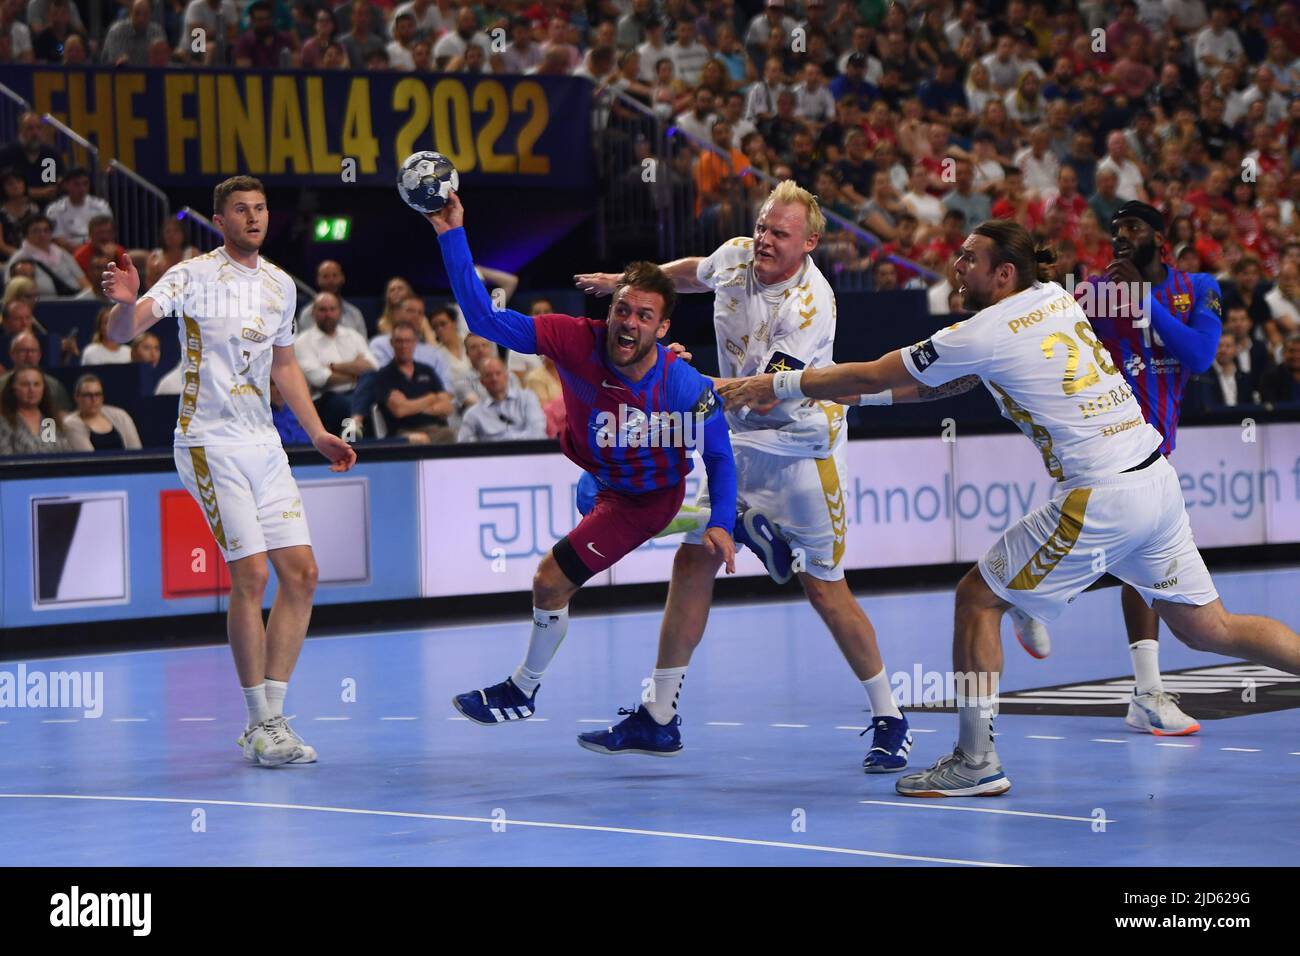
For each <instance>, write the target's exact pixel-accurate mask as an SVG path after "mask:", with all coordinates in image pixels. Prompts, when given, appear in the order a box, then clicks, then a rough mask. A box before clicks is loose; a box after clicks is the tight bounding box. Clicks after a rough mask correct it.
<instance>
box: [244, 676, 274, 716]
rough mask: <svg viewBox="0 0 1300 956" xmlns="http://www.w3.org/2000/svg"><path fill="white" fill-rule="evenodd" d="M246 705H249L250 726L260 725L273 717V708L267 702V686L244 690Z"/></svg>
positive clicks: (262, 685) (259, 685)
mask: <svg viewBox="0 0 1300 956" xmlns="http://www.w3.org/2000/svg"><path fill="white" fill-rule="evenodd" d="M244 703H245V704H247V705H248V726H250V727H252V726H253V725H254V724H260V723H261V722H262V721H264V720H266V718H268V717H270V716H271V708H270V705H269V704H268V703H267V700H266V684H264V683H263V684H258V685H257V686H256V687H245V688H244Z"/></svg>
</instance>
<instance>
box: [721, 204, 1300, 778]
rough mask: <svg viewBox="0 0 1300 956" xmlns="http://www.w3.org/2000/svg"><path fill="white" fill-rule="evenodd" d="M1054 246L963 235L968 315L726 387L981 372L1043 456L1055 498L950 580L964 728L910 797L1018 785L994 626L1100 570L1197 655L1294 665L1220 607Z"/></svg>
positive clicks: (1160, 467)
mask: <svg viewBox="0 0 1300 956" xmlns="http://www.w3.org/2000/svg"><path fill="white" fill-rule="evenodd" d="M1050 258H1051V257H1050V254H1043V253H1040V252H1038V251H1036V250H1035V249H1034V244H1033V240H1032V239H1031V238H1030V236H1029V233H1028V232H1026V231H1025V229H1024V228H1023V227H1022V226H1020V225H1018V224H1016V223H1013V222H1009V221H1005V220H994V221H989V222H985V223H982V224H981V225H979V226H977V227H976V228H975V230H974V232H972V233H971V234H970V235H969V236H968V237H967V238H966V241H965V242H964V243H963V244H962V249H961V252H960V253H959V254H958V256H957V259H956V262H955V264H954V269H955V271H956V274H957V277H958V281H959V283H960V287H959V290H958V291H959V292H960V293H961V295H962V297H963V300H964V303H965V305H966V307H967V308H969V309H976V310H978V311H977V312H976V314H975V315H974V316H972V317H971V318H969V319H967V320H966V321H964V322H959V323H957V324H956V325H953V326H950V327H949V328H947V329H944V330H943V331H940V332H936V333H935V334H934V335H933V336H932V337H931V338H929V339H927V340H926V341H925V342H921V343H919V344H917V345H913V346H911V347H910V348H907V349H900V350H898V351H897V352H891V353H890V354H888V355H886V356H884V357H883V358H880V359H878V360H876V361H874V362H854V363H850V364H846V365H838V366H836V367H834V368H829V369H815V370H810V371H807V372H802V373H801V372H797V371H796V372H782V373H779V374H777V375H765V376H759V377H754V378H749V379H746V380H745V381H743V382H735V383H731V384H728V385H724V386H723V387H722V388H721V389H720V391H721V392H723V394H724V396H725V397H726V399H727V402H728V404H729V405H739V404H749V405H751V406H756V407H764V406H765V405H768V404H770V403H771V402H772V401H774V400H776V399H780V400H783V401H789V400H790V399H791V398H797V397H799V396H804V395H806V396H811V397H818V396H831V395H840V394H843V393H845V392H852V391H855V390H856V391H862V392H877V391H880V390H882V389H890V390H892V391H893V392H894V397H895V398H896V399H898V400H914V399H917V398H920V399H924V398H925V397H926V396H927V393H929V392H933V391H934V390H935V389H936V388H943V387H945V386H947V385H949V384H952V385H953V386H956V383H958V382H963V383H966V384H968V385H970V386H973V385H974V384H977V382H978V381H983V382H984V384H985V386H987V387H988V389H989V391H990V392H991V393H992V394H993V397H994V399H995V400H996V401H997V402H998V404H999V405H1000V406H1001V407H1002V411H1003V414H1004V415H1005V416H1006V417H1007V418H1009V419H1010V420H1011V421H1013V422H1015V424H1016V425H1017V426H1019V428H1020V430H1021V431H1023V432H1024V433H1025V434H1026V435H1027V436H1028V437H1029V438H1030V439H1031V440H1032V441H1033V442H1034V444H1035V445H1037V446H1038V450H1039V451H1040V452H1041V453H1042V456H1043V465H1044V466H1045V467H1046V469H1047V471H1048V473H1049V474H1050V475H1051V476H1052V477H1053V478H1055V479H1056V481H1057V487H1056V493H1055V495H1054V496H1053V497H1052V499H1051V501H1049V502H1048V503H1047V504H1045V505H1043V506H1042V507H1041V508H1038V509H1037V510H1035V511H1032V512H1030V513H1029V514H1027V515H1025V517H1024V518H1022V519H1021V520H1020V521H1019V522H1017V523H1016V524H1015V525H1013V526H1011V527H1010V528H1008V529H1007V531H1006V533H1005V534H1003V535H1002V537H1001V539H999V540H998V542H997V543H996V544H994V545H993V547H992V548H990V549H989V551H988V553H987V554H985V555H984V557H983V558H981V559H980V562H979V565H978V566H977V568H973V569H971V571H969V572H968V573H967V574H966V576H965V577H964V578H962V581H961V583H960V584H959V585H958V586H957V602H956V603H957V609H956V628H955V630H956V633H955V635H954V638H953V669H954V671H956V672H957V673H958V674H959V675H963V676H964V677H965V681H963V683H964V684H965V687H963V686H962V684H959V685H958V694H957V714H958V725H959V737H958V742H957V746H956V748H955V749H954V750H953V752H952V753H950V754H948V755H946V756H944V757H942V758H941V759H940V760H939V761H938V762H937V763H936V764H935V765H934V766H933V767H931V768H930V769H929V770H926V771H923V772H921V773H915V774H909V775H908V776H906V777H903V778H902V779H901V780H899V781H898V784H897V790H898V792H899V793H901V794H904V795H905V796H911V797H962V796H995V795H997V794H1001V793H1005V792H1006V791H1007V790H1009V789H1010V788H1011V781H1010V780H1008V779H1007V775H1006V773H1005V772H1004V771H1003V769H1002V763H1001V761H1000V760H999V759H998V755H997V752H996V750H995V749H994V746H993V733H992V727H993V724H992V721H993V715H994V712H995V710H996V705H997V680H998V675H999V674H1000V673H1001V670H1002V645H1001V642H1000V640H999V625H1000V623H1001V620H1002V614H1003V613H1004V612H1005V611H1007V610H1008V609H1010V608H1012V607H1016V608H1020V609H1021V610H1023V611H1026V612H1028V613H1029V614H1030V615H1032V616H1033V617H1034V618H1037V619H1039V620H1042V621H1051V620H1053V619H1055V618H1056V617H1057V616H1059V615H1060V614H1061V612H1062V611H1064V610H1065V608H1066V606H1067V605H1068V604H1070V602H1072V601H1073V600H1074V599H1075V598H1076V597H1077V596H1078V595H1079V594H1080V593H1081V592H1082V591H1083V589H1084V588H1086V587H1087V586H1088V585H1089V584H1091V583H1092V582H1093V581H1095V580H1097V578H1099V577H1101V575H1102V574H1103V573H1104V572H1103V571H1101V570H1098V568H1097V566H1096V561H1095V558H1094V553H1095V551H1096V549H1099V548H1100V549H1102V550H1103V553H1104V554H1105V558H1106V562H1105V563H1106V568H1105V570H1107V571H1109V572H1110V573H1111V574H1113V575H1115V576H1116V577H1117V578H1119V579H1120V580H1122V581H1125V582H1127V583H1128V584H1131V585H1132V586H1133V587H1135V588H1136V589H1137V591H1138V593H1140V594H1141V595H1142V597H1143V598H1144V599H1145V600H1146V602H1147V603H1148V604H1150V605H1151V607H1152V608H1153V609H1154V610H1155V611H1156V613H1157V614H1159V615H1160V617H1161V618H1162V619H1163V620H1164V622H1165V623H1166V624H1168V625H1169V629H1170V630H1171V631H1172V632H1173V633H1174V635H1175V636H1176V637H1177V638H1178V639H1179V640H1181V641H1183V642H1184V643H1185V644H1187V645H1188V646H1189V647H1193V648H1196V649H1197V650H1202V651H1210V652H1213V653H1217V654H1226V655H1227V656H1229V657H1239V658H1245V659H1246V660H1250V661H1254V662H1256V663H1259V664H1264V665H1267V666H1269V667H1276V668H1279V669H1280V670H1285V671H1290V672H1291V673H1300V635H1297V634H1296V633H1295V632H1294V631H1292V630H1291V629H1290V628H1288V627H1286V626H1285V625H1284V624H1281V623H1280V622H1278V621H1274V620H1272V619H1271V618H1266V617H1255V616H1250V615H1243V614H1229V613H1228V612H1227V611H1226V610H1225V609H1224V607H1223V602H1221V601H1220V600H1219V595H1218V593H1217V592H1216V591H1215V589H1214V583H1213V582H1212V581H1211V580H1210V574H1209V571H1207V570H1206V567H1205V562H1204V561H1203V560H1202V558H1201V555H1200V552H1199V551H1197V549H1196V543H1195V542H1194V541H1193V540H1192V532H1191V526H1190V524H1189V523H1188V520H1187V512H1186V510H1185V508H1184V504H1183V493H1182V489H1181V488H1180V487H1179V484H1178V474H1177V472H1175V471H1174V469H1173V466H1172V465H1170V464H1169V462H1168V461H1167V460H1166V459H1165V458H1164V457H1163V456H1162V455H1160V453H1159V451H1158V449H1159V448H1160V445H1161V444H1162V443H1163V441H1164V438H1163V436H1162V435H1161V434H1160V433H1159V432H1158V431H1156V430H1155V429H1154V428H1152V427H1151V425H1149V424H1148V423H1147V421H1146V419H1145V418H1144V417H1143V415H1142V410H1141V409H1140V408H1139V407H1138V402H1137V400H1136V399H1135V398H1134V396H1133V391H1132V389H1131V388H1130V387H1129V385H1128V383H1127V382H1126V381H1125V380H1124V377H1123V375H1121V374H1120V373H1119V372H1118V371H1117V370H1116V369H1115V367H1114V366H1113V365H1111V363H1110V361H1109V357H1108V355H1107V353H1106V350H1105V347H1104V346H1103V345H1102V344H1101V343H1100V342H1098V341H1097V338H1096V336H1095V335H1094V334H1093V331H1092V326H1091V325H1090V324H1089V322H1088V317H1087V316H1086V315H1085V314H1084V312H1083V310H1082V309H1081V308H1079V306H1078V305H1077V304H1076V303H1075V301H1074V297H1073V296H1071V295H1070V294H1069V293H1067V292H1066V291H1065V290H1064V289H1063V288H1062V287H1061V286H1059V285H1057V284H1056V283H1055V282H1050V281H1039V280H1038V265H1039V263H1041V262H1044V261H1049V260H1050Z"/></svg>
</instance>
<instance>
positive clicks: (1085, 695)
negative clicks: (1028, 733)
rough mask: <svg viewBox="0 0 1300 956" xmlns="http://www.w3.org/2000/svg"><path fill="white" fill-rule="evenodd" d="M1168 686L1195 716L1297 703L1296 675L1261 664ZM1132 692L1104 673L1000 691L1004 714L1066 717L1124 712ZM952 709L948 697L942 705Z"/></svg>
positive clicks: (1174, 679) (1166, 678) (1169, 680)
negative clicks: (1100, 676) (1097, 676)
mask: <svg viewBox="0 0 1300 956" xmlns="http://www.w3.org/2000/svg"><path fill="white" fill-rule="evenodd" d="M1161 680H1162V681H1163V683H1164V687H1165V690H1166V691H1170V692H1173V693H1176V694H1181V695H1182V701H1181V703H1182V706H1183V708H1184V709H1185V710H1187V712H1188V713H1191V714H1195V715H1196V719H1197V720H1222V719H1224V718H1226V717H1245V716H1248V715H1250V714H1267V713H1271V712H1273V711H1278V710H1290V709H1292V708H1295V707H1300V677H1297V676H1296V675H1294V674H1288V673H1286V672H1285V671H1279V670H1275V669H1274V668H1272V667H1264V666H1263V665H1261V664H1222V665H1216V666H1214V667H1187V668H1183V669H1182V670H1177V671H1165V672H1163V673H1162V674H1161ZM1132 694H1133V678H1132V677H1117V678H1114V679H1111V678H1103V679H1101V680H1096V681H1080V682H1077V683H1074V684H1057V685H1055V686H1053V687H1035V688H1030V689H1028V690H1016V691H1007V690H1003V691H1002V693H1001V694H999V695H998V712H999V713H1002V714H1037V715H1042V714H1055V715H1060V716H1064V717H1123V716H1124V715H1125V714H1126V713H1127V712H1128V702H1129V697H1130V696H1131V695H1132ZM930 709H932V710H933V709H942V710H948V711H951V710H954V708H953V707H952V706H951V702H950V701H945V702H944V706H943V707H942V708H930Z"/></svg>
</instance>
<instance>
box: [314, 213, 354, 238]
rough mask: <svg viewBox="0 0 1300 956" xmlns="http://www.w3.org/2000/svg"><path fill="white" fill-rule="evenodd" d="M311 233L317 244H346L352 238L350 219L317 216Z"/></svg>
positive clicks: (348, 217) (347, 217)
mask: <svg viewBox="0 0 1300 956" xmlns="http://www.w3.org/2000/svg"><path fill="white" fill-rule="evenodd" d="M311 231H312V236H313V237H314V238H315V239H316V241H317V242H347V241H348V240H349V239H350V238H352V217H351V216H317V217H316V220H315V223H314V224H313V225H312V230H311Z"/></svg>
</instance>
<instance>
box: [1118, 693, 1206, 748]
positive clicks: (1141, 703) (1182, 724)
mask: <svg viewBox="0 0 1300 956" xmlns="http://www.w3.org/2000/svg"><path fill="white" fill-rule="evenodd" d="M1124 723H1126V724H1128V725H1129V726H1130V727H1132V728H1133V729H1134V730H1141V731H1143V732H1145V733H1150V734H1155V735H1156V736H1157V737H1185V736H1187V735H1188V734H1194V733H1196V732H1197V731H1198V730H1200V729H1201V725H1200V724H1199V723H1198V722H1197V721H1196V720H1195V719H1194V718H1192V717H1188V716H1187V715H1186V714H1184V713H1183V711H1182V708H1180V707H1179V706H1178V695H1177V694H1170V693H1166V692H1165V691H1160V692H1159V693H1155V694H1138V693H1136V692H1134V694H1133V697H1132V699H1131V700H1130V701H1129V702H1128V716H1127V717H1125V718H1124Z"/></svg>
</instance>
